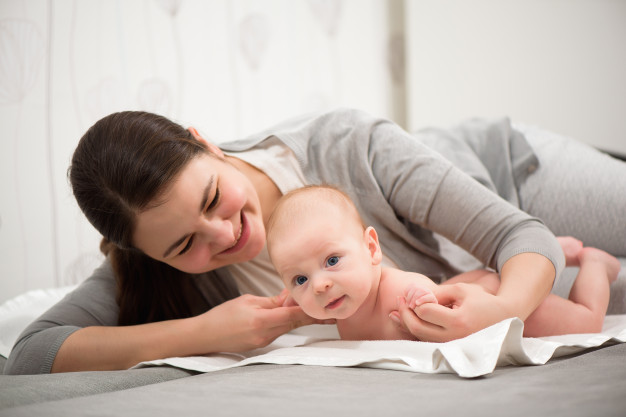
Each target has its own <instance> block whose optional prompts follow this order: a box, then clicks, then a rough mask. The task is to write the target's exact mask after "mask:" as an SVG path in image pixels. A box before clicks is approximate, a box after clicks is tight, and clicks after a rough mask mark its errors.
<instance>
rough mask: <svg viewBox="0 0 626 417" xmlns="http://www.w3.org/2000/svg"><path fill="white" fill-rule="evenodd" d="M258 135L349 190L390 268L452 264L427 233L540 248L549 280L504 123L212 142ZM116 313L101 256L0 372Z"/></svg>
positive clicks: (286, 129) (522, 146)
mask: <svg viewBox="0 0 626 417" xmlns="http://www.w3.org/2000/svg"><path fill="white" fill-rule="evenodd" d="M270 136H276V137H277V138H279V139H280V140H281V141H283V142H284V143H285V144H286V145H287V146H289V147H290V148H291V149H292V150H293V152H294V153H295V155H296V158H297V160H298V162H299V163H300V166H301V169H302V172H303V174H304V176H305V178H306V180H307V182H308V183H311V184H315V183H329V184H334V185H337V186H338V187H340V188H342V189H343V190H344V191H346V192H347V193H348V194H349V195H350V196H351V197H352V199H353V200H354V202H355V204H356V205H357V207H358V209H359V211H360V212H361V213H362V216H363V219H364V221H365V222H366V223H367V224H369V225H372V226H374V227H375V228H376V229H377V232H378V234H379V238H380V240H381V242H382V243H383V246H384V248H385V251H386V254H387V256H389V257H390V258H391V259H392V260H393V261H394V262H396V264H397V265H398V266H399V267H400V268H402V269H405V270H410V271H418V272H420V273H423V274H425V275H428V276H430V277H431V278H433V279H435V280H438V279H440V278H441V277H444V276H451V275H453V274H455V273H457V272H458V271H457V270H455V269H454V268H453V267H452V266H451V264H450V263H448V261H447V260H445V259H443V257H442V256H441V255H440V253H439V250H438V245H437V241H436V240H435V239H434V238H433V234H432V232H436V233H439V234H440V235H442V236H444V237H446V238H447V239H449V240H451V241H452V242H454V243H456V244H457V245H459V246H460V247H462V248H464V249H465V250H467V251H468V252H469V253H471V254H473V255H474V256H475V257H476V258H477V259H478V260H480V261H481V262H483V263H484V264H485V265H488V266H489V267H491V268H493V269H496V270H500V268H501V267H502V265H503V264H504V263H505V262H506V261H507V260H508V259H509V258H511V257H512V256H514V255H517V254H519V253H523V252H536V253H540V254H542V255H544V256H546V257H547V258H548V259H550V260H551V261H552V263H553V264H554V266H555V268H556V270H557V276H558V275H559V274H560V272H561V271H562V269H563V267H564V259H563V254H562V251H561V248H560V246H559V244H558V242H557V241H556V239H555V238H554V236H553V235H552V233H551V232H550V231H549V230H548V229H547V228H546V227H545V226H544V225H543V224H542V223H541V221H540V220H538V219H536V218H533V217H530V216H529V215H527V214H526V213H524V212H522V211H520V210H519V209H518V208H517V207H516V206H517V205H518V201H517V191H516V186H517V184H519V183H521V181H523V180H524V178H525V177H526V175H527V174H528V172H530V171H532V170H533V168H534V167H536V164H537V158H536V157H535V156H534V154H533V152H532V149H531V148H530V146H529V145H528V144H527V143H526V141H525V139H524V137H523V136H522V135H521V134H520V133H518V132H516V131H515V130H513V129H512V128H511V126H510V123H509V122H508V120H506V119H503V120H496V121H493V122H486V121H478V120H476V121H470V122H468V123H466V124H463V125H460V126H459V127H457V128H454V129H450V130H425V131H421V132H418V133H416V134H414V135H412V134H409V133H407V132H405V131H404V130H402V129H401V128H400V127H398V126H397V125H395V124H394V123H392V122H390V121H388V120H384V119H380V118H375V117H372V116H370V115H368V114H366V113H363V112H361V111H357V110H350V109H340V110H336V111H331V112H328V113H323V114H317V115H307V116H302V117H299V118H295V119H291V120H289V121H287V122H284V123H282V124H280V125H278V126H275V127H273V128H271V129H268V130H266V131H264V132H261V133H259V134H256V135H253V136H250V137H248V138H245V139H241V140H237V141H234V142H230V143H224V144H220V147H222V148H223V149H224V150H226V151H230V152H240V151H241V152H245V151H246V150H247V149H250V148H252V147H254V146H255V145H256V144H258V143H259V142H261V141H263V140H264V139H266V138H268V137H270ZM434 149H436V151H435V150H434ZM439 152H441V153H442V154H444V155H445V156H446V158H444V157H442V156H441V154H440V153H439ZM459 168H460V169H459ZM467 174H469V175H467ZM472 177H473V178H472ZM475 180H477V181H475ZM506 200H508V202H507V201H506ZM214 274H216V275H218V276H219V277H221V278H222V279H225V280H228V278H229V274H228V271H227V269H226V268H222V269H219V270H217V271H213V272H211V273H206V274H200V275H198V276H197V277H196V278H197V279H196V280H195V282H196V286H197V287H198V290H199V291H200V293H201V294H202V295H203V296H204V297H203V298H204V300H205V301H206V305H204V306H195V308H194V310H196V311H202V309H203V308H204V309H205V310H206V309H208V308H209V306H210V305H211V303H212V300H211V294H210V291H209V290H208V288H210V285H208V284H207V283H208V282H210V280H211V279H213V278H214ZM117 316H118V307H117V305H116V302H115V278H114V276H113V272H112V268H111V266H110V264H109V263H108V261H105V262H104V264H103V265H102V266H101V267H100V268H99V269H97V270H96V271H94V273H93V275H92V276H91V277H89V278H88V279H87V280H85V281H84V282H83V283H82V284H81V285H80V286H79V287H78V288H77V289H76V290H75V291H74V292H72V293H70V294H68V296H67V297H65V298H64V299H63V300H61V301H60V302H59V303H58V304H57V305H55V306H54V307H52V308H51V309H50V310H49V311H48V312H46V313H44V315H42V316H41V317H40V318H39V319H38V320H36V321H35V322H34V323H32V324H31V325H30V326H29V327H28V328H27V329H26V330H25V331H24V332H23V333H22V335H20V337H19V339H18V341H17V343H16V345H15V347H14V348H13V351H12V353H11V355H10V357H9V360H8V362H7V364H6V367H5V373H48V372H50V369H51V367H52V363H53V361H54V358H55V356H56V353H57V351H58V349H59V347H60V346H61V344H62V343H63V342H64V341H65V339H66V338H67V337H68V336H69V335H70V334H72V333H73V332H74V331H76V330H78V329H80V328H82V327H86V326H93V325H99V326H103V325H104V326H114V325H116V324H117Z"/></svg>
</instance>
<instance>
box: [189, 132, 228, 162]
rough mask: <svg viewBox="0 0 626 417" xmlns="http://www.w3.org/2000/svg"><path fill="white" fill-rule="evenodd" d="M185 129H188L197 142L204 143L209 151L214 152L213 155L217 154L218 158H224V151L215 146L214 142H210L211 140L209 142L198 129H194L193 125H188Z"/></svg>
mask: <svg viewBox="0 0 626 417" xmlns="http://www.w3.org/2000/svg"><path fill="white" fill-rule="evenodd" d="M187 130H188V131H189V133H191V135H192V136H193V137H194V138H195V139H196V140H197V141H198V142H202V143H204V144H205V145H206V147H207V148H208V149H209V151H210V152H211V153H214V154H215V155H217V156H219V157H220V158H224V152H222V150H221V149H220V148H219V147H217V146H215V145H214V144H212V143H211V142H209V141H208V140H206V139H205V138H203V137H202V135H200V133H198V131H197V130H196V128H195V127H190V128H188V129H187Z"/></svg>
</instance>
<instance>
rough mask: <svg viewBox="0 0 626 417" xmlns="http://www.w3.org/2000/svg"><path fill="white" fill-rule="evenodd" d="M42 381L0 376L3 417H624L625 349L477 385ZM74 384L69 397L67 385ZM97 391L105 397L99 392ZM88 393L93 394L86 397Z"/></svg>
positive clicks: (385, 379)
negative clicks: (24, 401)
mask: <svg viewBox="0 0 626 417" xmlns="http://www.w3.org/2000/svg"><path fill="white" fill-rule="evenodd" d="M128 373H133V375H134V376H133V377H132V378H130V379H133V380H135V381H139V380H140V379H141V377H139V375H142V376H143V377H145V379H143V380H142V383H138V384H137V385H143V386H136V385H135V386H134V387H131V386H129V385H128V379H127V377H125V376H124V375H125V374H128ZM44 377H48V378H47V380H46V379H45V378H42V376H33V377H31V376H23V377H19V376H18V377H16V376H1V377H0V404H2V406H3V407H5V408H4V409H2V410H0V415H1V416H3V417H10V416H28V417H32V416H39V415H45V416H64V417H70V416H84V415H98V416H116V417H117V416H122V415H123V416H157V417H159V416H172V415H185V416H200V415H202V416H206V415H211V416H242V415H244V416H245V415H254V416H275V417H278V416H293V415H296V416H320V415H329V414H330V415H350V416H352V415H355V416H356V415H358V416H361V417H362V416H384V415H390V414H391V413H393V414H394V415H462V416H489V415H498V416H500V415H505V416H525V417H526V416H539V415H546V416H551V417H558V416H568V417H571V416H585V417H588V416H592V415H593V416H622V417H623V416H624V415H626V344H618V345H613V346H607V347H603V348H600V349H595V350H591V351H586V352H584V353H581V354H577V355H574V356H570V357H565V358H559V359H555V360H552V361H550V362H548V363H547V364H545V365H542V366H523V367H503V368H498V369H496V370H495V372H493V373H492V374H490V375H487V376H484V377H480V378H475V379H463V378H460V377H458V376H456V375H454V374H418V373H410V372H403V371H392V370H381V369H371V368H338V367H317V366H304V365H251V366H245V367H241V368H232V369H227V370H222V371H217V372H210V373H206V374H198V375H189V374H187V375H184V371H181V370H178V369H173V368H168V367H164V368H146V369H137V370H130V371H120V372H101V373H94V372H80V373H76V374H66V375H47V376H44ZM158 379H161V380H165V379H170V380H169V381H163V382H158ZM70 381H71V387H73V390H74V391H73V392H70V391H72V388H71V387H68V386H67V385H66V384H67V383H68V382H70ZM143 383H148V384H149V385H144V384H143ZM103 386H106V387H107V389H106V390H109V391H110V392H102V391H105V390H103ZM53 387H57V388H56V390H58V391H57V392H55V393H53V391H55V389H53ZM25 389H27V390H30V391H33V392H37V391H39V390H41V391H39V392H41V396H40V397H39V401H37V402H34V403H31V404H22V405H20V404H19V400H17V401H15V400H14V398H19V397H20V395H19V393H20V392H21V391H22V390H25ZM93 390H95V391H96V392H98V393H92V395H90V391H93ZM61 391H62V392H61ZM64 397H65V399H61V398H64ZM72 397H73V398H72ZM23 398H24V399H27V398H30V400H29V401H32V400H33V397H32V395H31V396H24V397H23Z"/></svg>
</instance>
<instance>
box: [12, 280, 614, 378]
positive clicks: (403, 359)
mask: <svg viewBox="0 0 626 417" xmlns="http://www.w3.org/2000/svg"><path fill="white" fill-rule="evenodd" d="M73 288H74V287H65V288H57V289H50V290H37V291H30V292H28V293H26V294H23V295H20V296H19V297H16V298H14V299H12V300H9V301H7V302H5V303H4V304H3V305H0V355H2V356H5V357H8V355H9V353H10V351H11V348H12V346H13V344H14V343H15V340H16V339H17V337H18V336H19V334H20V333H21V331H22V330H23V329H24V328H25V327H26V326H27V325H28V324H29V323H30V322H31V321H33V320H34V319H35V318H37V317H38V316H39V315H40V314H41V313H43V312H44V311H45V310H47V309H48V308H49V307H50V306H52V305H53V304H54V303H56V302H57V301H58V300H60V299H61V298H62V297H63V296H64V295H65V294H66V293H67V292H69V291H71V290H72V289H73ZM523 326H524V324H523V322H522V321H521V320H519V319H507V320H504V321H502V322H500V323H497V324H495V325H493V326H491V327H488V328H486V329H484V330H481V331H480V332H477V333H474V334H472V335H470V336H468V337H466V338H463V339H459V340H455V341H452V342H448V343H427V342H411V341H361V342H354V341H344V340H337V339H327V338H326V339H323V338H320V337H318V336H313V337H312V336H309V335H305V334H287V335H284V336H281V337H279V338H278V339H276V341H274V343H272V344H271V345H270V346H268V347H266V348H263V349H256V350H253V351H250V352H246V353H244V354H232V353H220V354H212V355H207V356H198V357H186V358H167V359H161V360H156V361H150V362H143V363H140V364H138V365H136V366H135V367H145V366H154V365H170V366H174V367H178V368H183V369H189V370H194V371H198V372H211V371H217V370H220V369H226V368H232V367H237V366H244V365H249V364H259V363H272V364H302V365H319V366H362V367H370V368H384V369H394V370H403V371H411V372H422V373H441V372H445V373H456V374H458V375H459V376H461V377H467V378H471V377H477V376H481V375H486V374H489V373H491V372H493V370H494V369H495V368H496V367H497V366H507V365H542V364H545V363H546V362H548V361H549V360H550V359H552V358H556V357H559V356H564V355H569V354H573V353H577V352H581V351H584V350H585V349H590V348H594V347H598V346H602V345H605V344H611V343H623V342H626V315H610V316H607V317H606V319H605V322H604V328H603V331H602V333H598V334H577V335H564V336H551V337H543V338H536V339H534V338H525V337H522V333H523ZM312 327H313V328H318V329H319V328H320V326H312ZM322 327H327V326H322ZM300 333H302V332H300Z"/></svg>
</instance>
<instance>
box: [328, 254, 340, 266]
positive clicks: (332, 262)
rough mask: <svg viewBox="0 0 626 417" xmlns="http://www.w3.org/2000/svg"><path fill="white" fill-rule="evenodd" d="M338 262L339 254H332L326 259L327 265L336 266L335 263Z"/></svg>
mask: <svg viewBox="0 0 626 417" xmlns="http://www.w3.org/2000/svg"><path fill="white" fill-rule="evenodd" d="M337 262H339V257H338V256H331V257H330V258H328V260H327V261H326V265H328V266H335V265H337Z"/></svg>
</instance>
